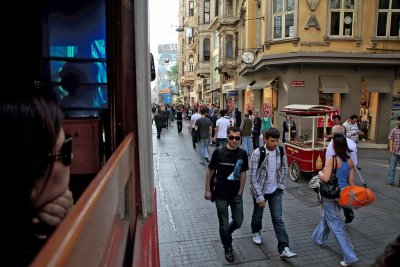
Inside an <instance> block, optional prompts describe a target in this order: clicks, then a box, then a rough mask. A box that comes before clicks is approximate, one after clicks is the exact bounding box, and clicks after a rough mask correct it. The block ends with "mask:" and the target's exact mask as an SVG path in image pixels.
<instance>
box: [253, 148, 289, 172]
mask: <svg viewBox="0 0 400 267" xmlns="http://www.w3.org/2000/svg"><path fill="white" fill-rule="evenodd" d="M278 147H279V153H280V154H281V162H282V159H283V156H284V155H285V150H284V149H283V147H281V146H278ZM259 149H260V159H259V160H258V165H257V170H258V169H259V168H260V166H261V163H262V162H263V161H264V159H265V154H266V153H265V147H264V146H260V147H259Z"/></svg>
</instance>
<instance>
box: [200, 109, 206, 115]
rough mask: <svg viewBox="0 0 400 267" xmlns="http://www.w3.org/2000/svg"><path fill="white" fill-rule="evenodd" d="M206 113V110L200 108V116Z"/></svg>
mask: <svg viewBox="0 0 400 267" xmlns="http://www.w3.org/2000/svg"><path fill="white" fill-rule="evenodd" d="M206 113H208V108H202V109H200V114H201V115H204V114H206Z"/></svg>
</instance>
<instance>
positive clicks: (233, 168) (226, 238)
mask: <svg viewBox="0 0 400 267" xmlns="http://www.w3.org/2000/svg"><path fill="white" fill-rule="evenodd" d="M157 110H159V111H157ZM157 110H156V111H154V113H155V116H154V121H156V125H157V121H158V119H157V118H156V117H157V116H158V114H163V113H162V112H165V110H167V111H168V112H169V113H168V114H171V113H172V114H174V113H173V112H176V110H177V112H176V113H177V115H172V118H171V116H167V115H164V118H168V119H167V120H168V121H169V123H170V124H169V125H170V126H172V125H171V121H172V120H173V119H174V118H176V120H177V126H178V133H181V132H182V121H183V120H188V124H189V126H188V127H189V128H188V132H189V133H190V135H191V139H192V145H193V148H194V149H197V145H198V146H199V150H198V152H199V156H200V162H199V163H200V164H202V165H206V164H207V163H208V165H207V168H206V174H205V193H204V197H205V199H207V200H212V201H213V202H215V206H216V209H217V214H218V220H219V234H220V238H221V242H222V245H223V247H224V250H225V259H226V260H227V261H228V262H234V253H233V248H232V233H233V232H234V231H235V230H237V229H239V228H240V227H241V225H242V222H243V200H242V195H243V192H244V190H245V188H244V186H245V183H246V173H247V172H248V174H249V178H250V188H249V191H250V193H251V195H252V198H253V203H254V206H253V212H252V217H251V233H252V240H253V242H254V244H255V245H261V244H262V236H261V229H262V218H263V213H264V209H265V207H266V206H267V204H268V207H269V213H270V217H271V221H272V224H273V227H274V231H275V236H276V239H277V241H278V244H277V250H278V253H279V255H280V257H281V258H292V257H296V256H297V255H296V253H294V252H293V251H292V250H291V249H290V246H289V235H288V233H287V231H286V229H285V224H284V222H283V209H282V198H283V192H284V190H285V186H284V181H285V179H286V177H287V174H288V169H289V168H288V161H287V157H286V153H285V152H284V150H283V149H279V145H278V144H279V142H280V141H282V143H284V142H287V141H289V140H293V139H294V138H296V124H295V122H294V121H293V120H292V118H291V117H289V116H287V117H286V119H285V121H284V122H283V125H282V126H283V127H282V129H283V131H282V135H281V132H280V131H279V130H278V129H277V128H275V127H274V126H273V122H272V118H271V117H270V114H269V113H268V112H264V113H263V117H259V113H258V111H251V110H249V111H247V112H245V113H244V116H243V118H242V113H241V112H240V111H239V110H238V109H237V108H235V109H233V110H225V109H219V108H218V107H216V106H214V105H212V106H210V107H207V106H201V107H199V108H192V109H188V108H185V107H184V106H178V107H174V106H169V107H167V108H162V107H158V109H157ZM340 119H341V117H340V115H336V116H335V117H334V122H335V126H334V127H332V129H331V133H330V134H327V135H325V136H324V137H325V138H327V139H328V140H331V142H330V143H329V144H328V147H327V150H326V163H325V166H326V167H325V169H324V170H323V171H321V172H320V173H319V176H320V179H321V180H323V181H327V180H329V177H330V175H331V172H332V166H335V168H336V171H337V176H338V178H339V183H340V187H341V188H342V187H344V186H347V185H353V184H354V171H355V168H358V167H357V141H358V138H360V137H362V136H363V135H362V132H360V131H359V130H358V128H357V118H355V116H350V117H349V119H348V120H347V121H346V122H345V123H343V125H342V124H341V121H340ZM397 121H398V127H396V128H394V129H393V130H392V131H391V133H390V135H389V141H390V151H391V153H392V155H391V158H390V163H391V164H390V171H389V174H388V178H387V181H388V185H393V183H394V180H395V169H396V166H397V164H398V162H399V155H400V153H399V152H398V151H399V150H400V130H399V129H400V117H398V118H397ZM179 124H180V125H179ZM158 128H159V127H158V126H157V129H158ZM260 135H262V141H263V143H262V144H260ZM157 137H158V138H159V131H158V130H157ZM280 138H281V139H280ZM209 146H215V149H214V151H213V153H210V151H209ZM333 162H335V164H334V163H333ZM210 181H213V183H212V184H213V185H215V186H213V187H212V186H211V185H210ZM229 209H230V211H229ZM341 209H343V212H344V215H345V221H344V223H351V222H352V221H353V219H354V211H353V210H352V209H349V208H343V207H341V206H340V205H339V204H338V203H337V201H336V200H330V199H324V198H322V199H321V217H320V218H321V219H320V222H319V223H318V222H316V228H315V230H314V232H313V233H310V237H311V238H312V240H313V241H314V242H315V243H316V244H317V245H319V246H321V247H323V246H324V245H325V243H326V241H327V238H328V235H329V233H330V232H332V233H333V235H334V236H335V238H336V240H337V242H338V244H339V246H340V249H341V251H342V254H343V259H342V260H341V261H340V265H341V266H350V265H352V264H353V263H355V262H357V261H358V258H357V256H356V255H355V252H354V249H353V245H352V244H351V241H350V239H349V236H348V234H347V233H346V231H345V228H344V223H343V222H342V220H341V218H340V211H341ZM229 216H230V217H229Z"/></svg>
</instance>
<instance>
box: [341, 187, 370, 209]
mask: <svg viewBox="0 0 400 267" xmlns="http://www.w3.org/2000/svg"><path fill="white" fill-rule="evenodd" d="M374 201H375V195H374V192H372V191H371V189H369V188H367V187H364V186H357V185H349V186H346V187H343V188H342V190H341V191H340V197H339V199H338V203H339V205H341V206H343V207H347V208H351V209H353V208H361V207H365V206H368V205H371V204H372V203H374Z"/></svg>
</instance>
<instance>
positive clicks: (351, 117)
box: [350, 114, 358, 120]
mask: <svg viewBox="0 0 400 267" xmlns="http://www.w3.org/2000/svg"><path fill="white" fill-rule="evenodd" d="M350 119H352V120H355V119H358V116H357V115H356V114H353V115H351V116H350Z"/></svg>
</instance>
